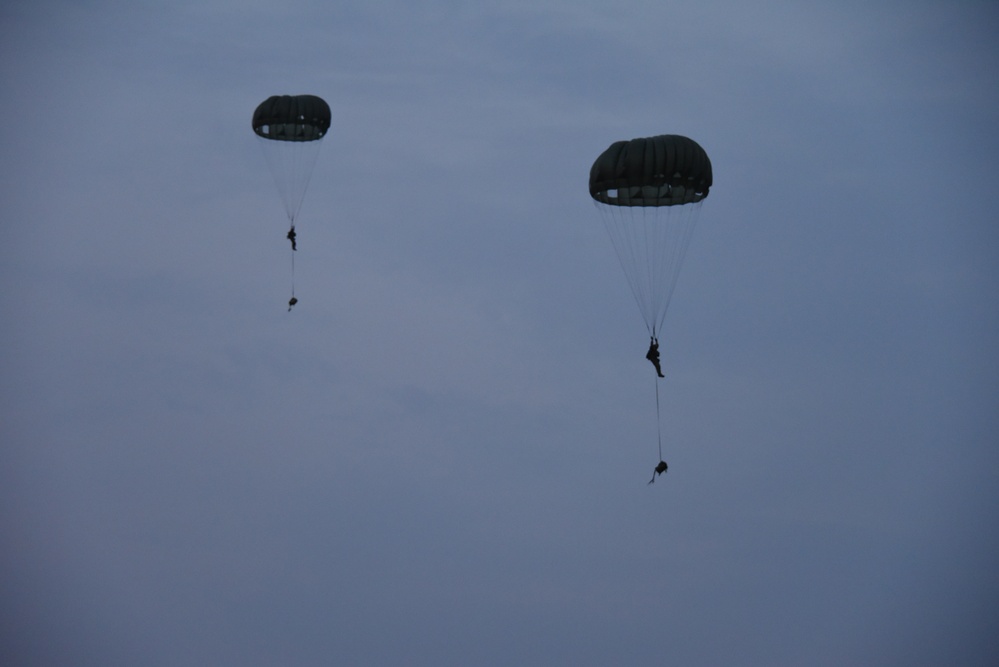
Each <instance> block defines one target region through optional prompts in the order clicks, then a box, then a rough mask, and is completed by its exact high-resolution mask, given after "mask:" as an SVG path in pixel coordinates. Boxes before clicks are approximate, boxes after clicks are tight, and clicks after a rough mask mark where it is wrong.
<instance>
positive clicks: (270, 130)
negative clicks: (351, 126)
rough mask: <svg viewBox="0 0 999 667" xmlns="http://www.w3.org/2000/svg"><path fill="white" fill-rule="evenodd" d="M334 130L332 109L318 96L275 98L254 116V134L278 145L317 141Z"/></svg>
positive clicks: (262, 104) (261, 106)
mask: <svg viewBox="0 0 999 667" xmlns="http://www.w3.org/2000/svg"><path fill="white" fill-rule="evenodd" d="M329 129H330V106H329V105H328V104H327V103H326V100H324V99H323V98H321V97H317V96H315V95H274V96H273V97H268V98H267V99H266V100H264V101H263V102H261V103H260V106H258V107H257V110H256V111H254V112H253V131H254V132H256V133H257V135H258V136H260V137H263V138H264V139H274V140H276V141H316V140H317V139H322V138H323V137H324V136H325V135H326V131H327V130H329Z"/></svg>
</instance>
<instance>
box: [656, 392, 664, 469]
mask: <svg viewBox="0 0 999 667" xmlns="http://www.w3.org/2000/svg"><path fill="white" fill-rule="evenodd" d="M656 430H657V432H658V436H659V460H660V461H662V460H663V424H662V420H661V419H660V417H659V378H658V377H657V378H656Z"/></svg>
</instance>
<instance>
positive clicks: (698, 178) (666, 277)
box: [590, 134, 712, 484]
mask: <svg viewBox="0 0 999 667" xmlns="http://www.w3.org/2000/svg"><path fill="white" fill-rule="evenodd" d="M711 183H712V179H711V160H709V159H708V154H707V153H705V152H704V149H703V148H701V147H700V145H698V144H697V142H695V141H693V140H692V139H688V138H687V137H682V136H680V135H676V134H664V135H659V136H656V137H648V138H645V139H632V140H631V141H618V142H616V143H613V144H611V146H610V148H608V149H607V150H605V151H604V152H603V153H601V154H600V157H598V158H597V159H596V161H595V162H594V163H593V166H592V167H591V168H590V196H591V197H592V198H593V201H594V203H595V205H596V207H597V209H598V210H599V211H600V214H601V218H603V221H604V226H605V227H606V229H607V234H608V235H609V236H610V238H611V243H612V244H613V245H614V250H615V252H616V253H617V257H618V260H619V261H620V262H621V268H622V269H624V274H625V277H626V278H627V280H628V286H629V287H631V292H632V294H634V296H635V301H637V302H638V308H639V310H640V311H641V313H642V317H643V319H644V320H645V326H646V327H647V328H648V330H649V335H650V336H651V338H652V340H651V342H650V344H649V351H648V353H647V354H646V357H645V358H646V359H648V360H649V361H651V362H652V363H653V365H654V366H655V368H656V371H657V377H656V424H657V428H658V438H659V463H658V465H656V469H655V472H654V473H653V475H652V479H653V481H654V480H655V478H656V475H657V474H660V475H661V474H663V473H664V472H666V469H667V467H668V466H667V465H666V461H664V460H663V442H662V419H661V414H660V409H659V378H661V377H664V376H663V374H662V371H661V370H660V362H659V339H658V333H659V331H660V330H661V329H662V325H663V321H664V320H665V319H666V311H667V309H668V308H669V303H670V300H671V299H672V296H673V289H674V288H675V287H676V281H677V278H678V277H679V275H680V268H681V266H682V265H683V257H684V255H685V254H686V253H687V247H688V246H689V245H690V239H691V237H692V236H693V233H694V227H695V225H696V224H697V218H698V214H699V213H700V209H701V202H702V201H703V200H704V199H705V197H707V196H708V190H710V188H711ZM649 483H650V484H651V483H652V482H649Z"/></svg>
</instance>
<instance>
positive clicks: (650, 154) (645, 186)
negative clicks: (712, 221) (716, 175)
mask: <svg viewBox="0 0 999 667" xmlns="http://www.w3.org/2000/svg"><path fill="white" fill-rule="evenodd" d="M710 188H711V160H709V159H708V154H707V153H705V152H704V149H703V148H701V147H700V145H699V144H698V143H697V142H696V141H694V140H693V139H688V138H687V137H682V136H680V135H678V134H662V135H659V136H656V137H648V138H645V139H632V140H631V141H618V142H615V143H613V144H611V146H610V148H608V149H607V150H605V151H604V152H603V153H601V155H600V157H598V158H597V159H596V162H594V163H593V167H592V168H591V169H590V196H591V197H593V199H595V200H596V201H598V202H600V203H602V204H610V205H612V206H675V205H678V204H691V203H696V202H699V201H701V200H702V199H704V198H705V197H707V196H708V190H709V189H710Z"/></svg>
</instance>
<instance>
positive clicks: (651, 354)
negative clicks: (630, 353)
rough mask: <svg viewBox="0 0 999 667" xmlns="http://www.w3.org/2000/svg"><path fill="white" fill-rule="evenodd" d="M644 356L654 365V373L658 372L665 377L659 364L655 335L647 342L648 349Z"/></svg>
mask: <svg viewBox="0 0 999 667" xmlns="http://www.w3.org/2000/svg"><path fill="white" fill-rule="evenodd" d="M645 358H646V359H648V360H649V361H651V362H652V365H653V366H655V367H656V373H658V374H659V377H661V378H664V377H666V376H665V375H663V369H662V367H661V366H660V365H659V339H658V338H656V337H655V336H653V337H652V340H651V341H650V342H649V351H648V352H646V353H645Z"/></svg>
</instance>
